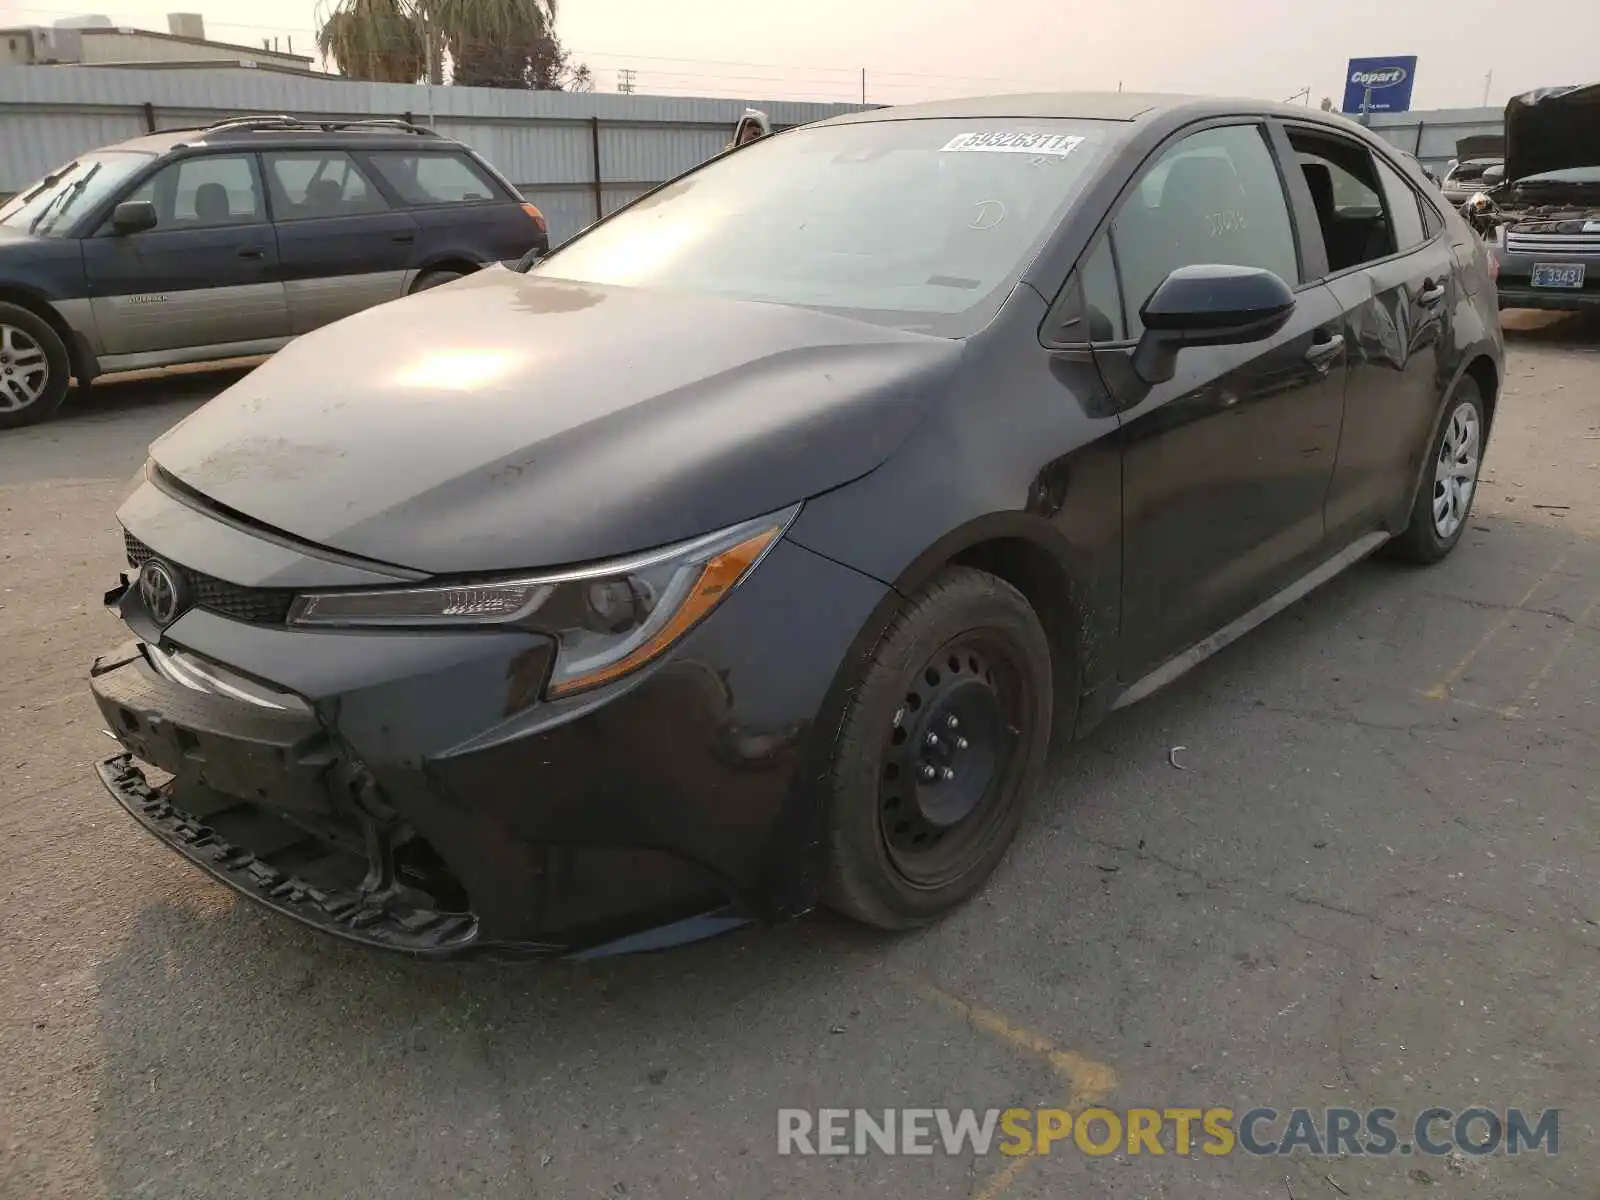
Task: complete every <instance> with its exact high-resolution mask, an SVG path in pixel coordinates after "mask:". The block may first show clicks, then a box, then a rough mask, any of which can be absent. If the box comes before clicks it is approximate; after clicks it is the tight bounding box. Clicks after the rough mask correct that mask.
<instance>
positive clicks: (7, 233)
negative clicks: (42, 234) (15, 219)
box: [0, 225, 41, 250]
mask: <svg viewBox="0 0 1600 1200" xmlns="http://www.w3.org/2000/svg"><path fill="white" fill-rule="evenodd" d="M40 240H41V239H40V238H39V236H38V235H37V234H32V233H29V232H28V231H27V229H26V228H19V227H18V226H16V225H0V250H3V249H7V248H9V247H12V246H37V245H38V244H39V242H40Z"/></svg>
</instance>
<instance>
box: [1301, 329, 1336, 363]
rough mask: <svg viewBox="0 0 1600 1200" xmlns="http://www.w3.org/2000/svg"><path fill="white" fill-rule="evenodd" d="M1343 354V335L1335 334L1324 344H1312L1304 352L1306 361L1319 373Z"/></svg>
mask: <svg viewBox="0 0 1600 1200" xmlns="http://www.w3.org/2000/svg"><path fill="white" fill-rule="evenodd" d="M1343 353H1344V334H1342V333H1336V334H1333V335H1332V336H1331V337H1329V338H1328V340H1327V341H1325V342H1312V343H1311V349H1309V350H1307V351H1306V361H1307V362H1308V363H1310V364H1311V365H1312V366H1313V367H1316V368H1317V370H1319V371H1326V370H1327V369H1328V367H1329V366H1330V365H1331V364H1332V363H1333V360H1334V359H1336V358H1338V357H1339V355H1341V354H1343Z"/></svg>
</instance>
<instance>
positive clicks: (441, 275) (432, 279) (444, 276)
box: [411, 269, 466, 296]
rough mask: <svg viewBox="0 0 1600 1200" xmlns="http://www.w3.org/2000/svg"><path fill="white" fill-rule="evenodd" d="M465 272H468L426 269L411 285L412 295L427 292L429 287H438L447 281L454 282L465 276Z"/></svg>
mask: <svg viewBox="0 0 1600 1200" xmlns="http://www.w3.org/2000/svg"><path fill="white" fill-rule="evenodd" d="M465 274H466V273H465V272H464V271H448V270H442V269H441V270H437V271H424V272H423V273H422V274H421V275H418V276H417V281H416V282H415V283H413V284H412V285H411V295H413V296H415V295H416V294H417V293H418V292H425V291H427V290H428V289H429V288H436V287H439V286H441V285H443V284H446V283H454V282H455V281H456V280H458V279H462V278H465Z"/></svg>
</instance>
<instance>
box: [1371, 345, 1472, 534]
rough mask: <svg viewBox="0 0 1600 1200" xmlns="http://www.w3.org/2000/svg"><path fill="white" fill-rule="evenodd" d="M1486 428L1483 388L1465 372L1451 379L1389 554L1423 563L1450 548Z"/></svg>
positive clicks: (1461, 525)
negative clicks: (1402, 527)
mask: <svg viewBox="0 0 1600 1200" xmlns="http://www.w3.org/2000/svg"><path fill="white" fill-rule="evenodd" d="M1486 432H1487V423H1486V422H1485V420H1484V411H1483V397H1482V392H1480V390H1479V388H1478V384H1477V382H1476V381H1475V380H1474V379H1472V378H1471V377H1470V376H1468V377H1466V378H1463V379H1462V380H1461V381H1460V382H1459V383H1458V384H1456V386H1455V389H1454V390H1453V391H1452V392H1451V393H1450V399H1449V400H1448V402H1446V404H1445V407H1444V419H1443V421H1442V422H1441V423H1440V425H1439V429H1438V431H1437V432H1436V433H1435V434H1434V435H1433V442H1432V444H1431V445H1430V448H1429V452H1428V458H1427V459H1426V462H1425V465H1424V468H1423V472H1422V478H1421V480H1420V481H1419V484H1418V487H1417V494H1416V496H1415V497H1414V499H1413V502H1412V506H1411V517H1410V520H1409V523H1408V524H1407V525H1406V528H1405V531H1404V532H1403V533H1401V534H1400V535H1399V536H1398V537H1396V538H1395V539H1394V540H1393V541H1392V542H1390V543H1389V547H1388V549H1389V551H1390V553H1391V555H1392V556H1393V557H1396V558H1399V559H1401V560H1403V561H1405V562H1412V563H1419V564H1427V563H1433V562H1438V561H1439V560H1440V559H1441V558H1443V557H1444V556H1445V555H1447V554H1449V553H1450V551H1452V550H1454V549H1455V546H1456V543H1457V542H1459V541H1460V540H1461V534H1462V532H1463V531H1464V530H1465V529H1466V527H1467V517H1468V515H1469V514H1470V513H1471V512H1472V501H1473V497H1474V496H1475V495H1476V493H1477V488H1478V473H1479V471H1480V470H1481V469H1482V464H1483V451H1484V445H1485V442H1486V440H1487V438H1486Z"/></svg>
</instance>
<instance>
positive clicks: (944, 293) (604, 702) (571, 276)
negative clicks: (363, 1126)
mask: <svg viewBox="0 0 1600 1200" xmlns="http://www.w3.org/2000/svg"><path fill="white" fill-rule="evenodd" d="M1485 256H1486V248H1485V245H1484V243H1483V242H1482V241H1481V239H1479V238H1478V237H1476V236H1475V235H1474V234H1473V233H1472V232H1471V230H1470V229H1469V228H1468V227H1467V226H1466V224H1465V223H1464V222H1463V221H1462V220H1461V219H1460V218H1459V217H1458V216H1457V215H1456V214H1455V213H1454V212H1452V211H1451V210H1450V209H1449V207H1448V206H1447V205H1445V204H1444V203H1443V201H1442V200H1441V198H1440V196H1439V193H1438V191H1437V189H1436V188H1433V187H1431V186H1429V185H1428V183H1427V181H1426V180H1425V179H1424V178H1423V177H1422V176H1421V175H1420V174H1419V173H1418V172H1417V169H1416V167H1415V164H1414V163H1412V162H1411V161H1410V160H1408V159H1407V158H1406V157H1405V156H1403V155H1401V154H1399V153H1397V152H1395V151H1394V150H1393V149H1391V148H1390V147H1389V146H1387V145H1386V144H1385V143H1383V142H1381V141H1378V140H1376V139H1374V138H1373V137H1371V136H1369V135H1368V134H1367V133H1366V132H1365V131H1363V130H1362V129H1360V128H1358V127H1357V126H1355V125H1354V124H1351V123H1350V122H1348V121H1345V120H1343V119H1340V118H1337V117H1332V116H1326V115H1323V114H1320V113H1315V112H1308V111H1306V110H1305V109H1301V108H1290V107H1283V106H1264V105H1262V104H1259V103H1257V102H1254V101H1223V100H1190V99H1184V98H1174V97H1140V96H1134V95H1062V96H1009V97H1003V98H999V99H987V100H974V101H965V102H960V103H942V104H935V105H929V106H921V107H912V108H902V109H890V110H885V111H877V112H871V113H862V114H858V115H853V116H848V117H844V118H840V119H838V120H834V121H829V122H826V123H823V124H821V125H816V126H810V127H806V128H802V129H798V130H794V131H791V132H788V133H783V134H779V135H777V136H775V137H771V138H764V139H761V140H759V141H757V142H754V143H752V144H751V145H749V146H748V147H745V148H742V149H737V150H735V151H733V152H731V153H727V154H724V155H721V156H719V157H718V158H717V159H715V160H714V161H713V162H711V163H709V164H707V165H705V166H704V167H702V168H700V169H697V170H695V171H692V172H690V173H689V174H687V175H685V176H683V177H681V178H679V179H677V180H675V181H673V182H671V183H669V184H667V185H665V186H663V187H661V188H659V189H657V190H656V191H654V192H652V193H650V194H649V195H647V196H645V197H643V198H642V199H640V200H639V201H637V202H636V203H634V204H633V205H631V206H630V207H628V208H626V209H624V210H622V211H620V212H618V213H617V214H616V215H614V216H612V217H610V218H609V219H607V220H605V221H602V222H601V223H599V224H597V225H595V226H594V227H593V228H591V229H590V230H588V231H587V232H586V233H584V234H583V235H581V236H580V237H578V238H576V239H575V240H573V241H571V242H569V243H568V244H567V245H566V246H564V247H563V248H561V249H560V250H559V251H557V252H556V253H554V254H553V255H551V256H549V257H548V258H546V259H544V260H543V261H542V262H540V263H538V264H537V265H535V266H534V267H532V268H531V270H529V271H528V272H527V273H521V272H518V271H514V270H509V269H506V268H503V267H495V268H491V269H489V270H487V271H484V272H482V273H480V274H478V275H474V276H472V277H470V278H468V279H465V280H462V281H460V282H458V283H454V284H450V285H447V286H445V287H441V288H437V289H435V290H433V291H430V292H427V293H425V294H423V295H419V296H415V297H412V298H410V299H406V300H401V301H397V302H394V303H391V304H387V305H384V306H381V307H379V308H376V309H372V310H369V311H367V312H365V313H362V314H360V315H357V316H354V317H351V318H349V319H347V320H344V321H342V322H339V323H337V324H335V325H332V326H329V327H328V328H326V329H324V330H322V331H320V332H317V333H313V334H311V335H309V336H307V337H305V338H303V339H301V340H300V341H298V342H296V343H295V344H294V345H293V346H291V347H289V348H288V349H287V350H285V351H283V352H282V353H281V354H280V355H279V356H278V357H277V358H275V359H274V360H272V361H271V362H270V363H268V364H267V365H266V366H264V367H262V368H260V369H259V370H257V371H256V372H255V373H254V374H252V375H250V376H248V377H247V378H245V379H244V380H242V381H241V382H240V383H238V384H236V385H235V386H234V387H232V388H231V389H230V390H229V391H228V392H226V393H224V394H223V395H221V396H219V397H218V398H217V399H216V400H214V401H212V402H211V403H210V404H208V405H207V406H206V407H204V408H202V409H201V410H199V411H198V412H196V413H195V414H194V415H193V416H191V417H189V418H188V419H187V420H185V421H184V422H183V423H181V424H180V425H179V426H177V427H176V428H175V429H173V430H172V431H171V432H169V433H168V434H166V435H165V436H164V437H163V438H161V439H160V440H159V441H157V442H156V443H155V445H154V446H153V447H152V449H151V456H150V461H149V463H148V464H147V466H146V468H145V470H144V471H143V472H142V474H141V476H140V478H139V479H138V480H136V481H135V484H134V487H133V490H132V492H131V494H130V495H129V497H128V499H127V500H126V502H125V503H124V504H123V506H122V508H121V510H120V512H119V514H118V517H119V520H120V521H121V524H122V526H123V527H124V530H125V535H126V543H127V554H128V559H129V562H130V563H131V566H132V570H131V571H130V572H129V573H128V574H126V575H124V577H123V582H122V584H121V586H119V587H117V588H116V589H114V590H113V591H112V592H111V593H110V594H109V596H108V602H109V603H110V604H111V605H112V606H113V607H114V608H115V610H116V611H117V612H118V613H119V614H120V616H121V617H122V619H123V620H124V621H125V622H126V624H127V626H128V628H129V631H130V633H131V634H132V640H130V641H128V642H127V644H126V645H124V646H122V647H121V648H120V649H118V650H116V651H114V652H112V653H110V654H107V655H105V656H103V657H101V658H100V659H99V660H98V661H97V662H96V663H95V664H94V667H93V671H92V675H93V678H92V687H93V690H94V694H95V696H96V698H97V700H98V702H99V706H100V709H101V711H102V713H103V714H104V717H105V721H106V724H107V726H108V728H109V730H110V732H111V733H112V734H113V735H114V736H115V737H116V739H117V740H118V741H120V742H121V743H122V746H123V747H124V749H125V751H126V753H124V754H121V755H118V756H117V757H114V758H112V759H110V760H108V761H107V762H105V763H104V764H103V765H102V766H101V767H100V775H101V777H102V779H103V780H104V782H105V784H106V786H107V787H108V788H109V789H110V791H111V793H112V794H113V795H114V796H115V797H116V798H117V799H118V800H119V801H120V802H121V803H122V804H123V805H124V806H125V807H126V808H127V809H128V810H129V811H130V812H131V813H132V814H133V816H134V817H135V818H136V819H137V820H138V821H139V822H140V823H142V824H143V825H144V826H145V827H146V828H147V829H148V830H149V831H150V832H151V833H153V834H154V835H155V836H157V837H158V838H160V839H162V840H163V841H165V842H166V843H167V844H168V845H169V846H171V847H172V848H173V849H174V850H176V851H177V852H178V853H180V854H182V855H184V856H185V857H186V858H188V859H189V860H190V861H191V862H193V863H194V864H196V865H197V866H199V867H201V868H203V869H204V870H206V871H208V872H210V873H211V874H212V875H214V876H216V877H217V878H218V879H220V880H222V881H223V882H225V883H228V884H230V885H232V886H233V887H235V888H237V889H238V890H239V891H241V892H243V893H244V894H246V895H248V896H250V897H252V898H254V899H256V900H259V901H262V902H264V903H266V904H267V905H270V906H271V907H273V908H275V909H277V910H279V911H280V912H282V913H284V914H287V915H289V916H291V917H295V918H297V919H299V920H301V921H303V922H306V923H308V924H311V925H313V926H317V927H320V928H322V929H324V930H327V931H329V932H332V933H334V934H338V935H342V936H344V937H347V938H351V939H355V940H357V941H361V942H365V943H369V944H372V945H376V946H382V947H388V948H392V949H397V950H402V951H406V952H410V953H413V954H419V955H447V954H458V953H464V952H473V951H483V950H490V949H492V950H494V951H495V952H497V953H531V954H538V953H545V954H576V953H590V954H592V953H609V952H616V951H621V950H629V949H642V948H648V947H655V946H663V945H667V944H671V943H674V942H681V941H685V940H689V939H691V938H694V937H699V936H704V935H706V934H709V933H712V932H715V931H716V930H719V929H723V928H726V927H728V926H730V925H732V924H735V923H738V922H741V921H746V920H750V919H773V918H778V917H782V916H785V915H790V914H795V913H799V912H802V911H804V910H805V909H807V908H809V907H811V906H813V905H815V904H818V903H824V904H828V905H831V906H833V907H834V908H836V909H838V910H840V911H842V912H844V913H847V914H849V915H851V916H853V917H856V918H858V919H860V920H862V921H865V922H867V923H869V924H872V925H875V926H879V927H885V928H903V927H907V926H912V925H915V924H918V923H920V922H924V921H927V920H930V919H932V918H934V917H935V916H937V915H938V914H940V913H942V912H944V911H946V910H948V909H950V908H951V907H952V906H954V905H956V904H958V903H959V902H961V901H962V900H963V899H965V898H966V897H968V896H970V895H971V894H972V893H973V891H974V890H975V889H977V888H978V887H979V886H980V885H981V884H982V883H983V881H984V880H985V878H986V877H987V876H989V874H990V873H991V872H992V871H993V870H994V869H995V867H996V865H997V864H998V863H999V862H1000V860H1001V858H1002V856H1003V855H1004V854H1005V851H1006V848H1007V845H1008V843H1009V842H1011V840H1012V838H1013V836H1014V835H1015V833H1016V830H1017V828H1018V824H1019V821H1020V820H1021V818H1022V815H1023V812H1024V806H1025V803H1026V801H1027V800H1028V798H1029V794H1030V793H1031V792H1032V791H1033V790H1034V788H1035V785H1036V783H1037V781H1038V778H1039V775H1040V772H1041V768H1042V766H1043V763H1044V760H1045V751H1046V747H1047V745H1048V743H1049V741H1050V739H1051V737H1052V734H1055V735H1057V736H1060V737H1062V738H1070V737H1073V736H1078V735H1082V734H1083V733H1084V732H1085V731H1087V730H1088V729H1090V728H1091V727H1092V726H1093V725H1094V724H1095V723H1096V722H1097V721H1098V720H1100V719H1101V718H1102V717H1104V716H1105V715H1106V714H1107V713H1108V712H1109V711H1110V710H1112V709H1114V708H1117V707H1118V706H1120V705H1124V704H1128V703H1130V702H1132V701H1133V700H1136V699H1138V698H1139V697H1141V696H1144V695H1146V694H1148V693H1149V692H1150V691H1152V690H1153V689H1154V688H1156V687H1159V686H1160V685H1162V684H1163V683H1165V682H1167V681H1169V680H1171V679H1173V678H1174V677H1175V676H1177V675H1179V674H1180V673H1181V672H1182V671H1183V670H1184V669H1185V668H1187V667H1189V666H1191V665H1192V664H1194V663H1195V662H1197V661H1199V660H1200V659H1202V658H1204V657H1205V656H1206V655H1207V654H1210V653H1211V652H1213V651H1215V650H1216V649H1217V648H1218V647H1219V646H1222V645H1224V644H1226V643H1227V642H1228V641H1230V640H1232V639H1233V638H1235V637H1238V636H1239V635H1241V634H1242V633H1244V632H1245V631H1247V630H1248V629H1250V628H1251V627H1252V626H1254V625H1257V624H1259V623H1260V622H1261V621H1263V620H1265V619H1266V618H1267V617H1269V616H1271V615H1272V614H1273V613H1275V612H1276V611H1278V610H1280V609H1282V608H1283V607H1284V606H1286V605H1287V604H1289V603H1291V602H1292V601H1293V600H1295V599H1296V598H1297V597H1299V596H1302V595H1304V594H1305V593H1306V592H1307V591H1309V590H1310V589H1311V588H1313V587H1315V586H1316V585H1318V584H1319V583H1321V582H1323V581H1325V580H1327V579H1329V578H1330V577H1332V576H1333V575H1334V574H1336V573H1337V572H1339V571H1340V570H1342V569H1343V568H1345V567H1348V566H1350V565H1351V564H1352V563H1355V562H1356V561H1358V560H1359V559H1361V558H1362V557H1363V556H1365V555H1367V554H1368V553H1370V552H1372V551H1375V550H1377V549H1379V548H1380V547H1386V548H1387V549H1388V550H1390V551H1391V552H1392V553H1395V554H1397V555H1399V556H1401V557H1403V558H1405V559H1409V560H1410V561H1413V562H1418V563H1426V562H1432V561H1434V560H1437V559H1439V558H1442V557H1443V556H1444V555H1446V554H1448V553H1449V552H1450V551H1451V550H1452V549H1453V548H1454V547H1455V545H1456V543H1457V541H1458V540H1459V539H1460V537H1461V533H1462V529H1463V527H1464V522H1465V521H1466V519H1467V514H1468V511H1469V509H1470V506H1471V503H1472V497H1473V489H1474V485H1475V483H1476V481H1477V477H1478V469H1479V464H1480V462H1481V460H1482V456H1483V452H1484V447H1485V444H1486V442H1487V438H1488V434H1489V431H1490V429H1491V428H1492V424H1493V420H1494V409H1495V399H1496V395H1497V393H1498V388H1499V383H1500V380H1501V378H1502V359H1501V342H1500V334H1499V330H1498V322H1497V319H1496V298H1495V288H1494V284H1493V283H1492V282H1491V281H1490V278H1489V273H1488V269H1487V265H1486V257H1485ZM141 764H143V765H141ZM151 767H154V768H158V769H159V773H157V772H155V771H151V770H150V768H151Z"/></svg>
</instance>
